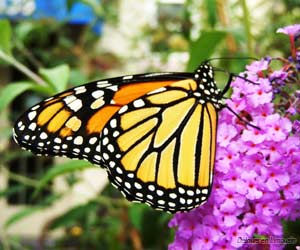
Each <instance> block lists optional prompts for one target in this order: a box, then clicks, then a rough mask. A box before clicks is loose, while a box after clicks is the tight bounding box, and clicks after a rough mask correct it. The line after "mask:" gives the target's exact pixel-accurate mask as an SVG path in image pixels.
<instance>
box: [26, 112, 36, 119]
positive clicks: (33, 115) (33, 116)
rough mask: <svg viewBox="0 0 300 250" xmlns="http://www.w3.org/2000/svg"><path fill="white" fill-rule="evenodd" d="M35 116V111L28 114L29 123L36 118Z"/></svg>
mask: <svg viewBox="0 0 300 250" xmlns="http://www.w3.org/2000/svg"><path fill="white" fill-rule="evenodd" d="M36 114H37V112H36V111H31V112H30V113H29V114H28V119H29V120H30V121H32V120H33V119H34V118H35V117H36Z"/></svg>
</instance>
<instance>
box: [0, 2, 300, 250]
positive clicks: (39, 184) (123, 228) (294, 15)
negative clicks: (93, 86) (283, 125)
mask: <svg viewBox="0 0 300 250" xmlns="http://www.w3.org/2000/svg"><path fill="white" fill-rule="evenodd" d="M78 2H81V3H83V4H85V5H87V6H89V7H91V9H92V10H93V13H94V16H95V19H94V20H92V21H90V22H89V23H86V24H74V23H70V22H68V21H67V20H55V19H53V18H42V19H38V20H32V19H31V18H27V19H23V18H17V19H16V18H14V19H11V18H7V16H6V15H5V12H3V13H4V14H3V15H2V17H3V18H2V20H1V21H0V37H1V40H0V59H1V65H0V67H1V69H0V70H1V72H4V73H3V74H0V83H1V85H0V86H1V90H0V91H1V92H0V100H1V102H0V112H1V116H0V119H1V121H3V122H1V123H2V124H1V126H0V139H1V147H0V150H1V154H0V157H1V158H0V162H1V164H0V171H1V172H0V175H1V173H2V174H3V173H5V174H6V175H7V176H9V179H10V180H12V181H14V182H15V183H16V185H15V186H14V188H13V189H11V188H6V187H5V186H3V185H1V189H0V199H2V200H7V199H9V197H12V196H13V195H14V194H16V193H17V192H20V191H22V190H25V189H27V190H28V189H29V190H31V193H32V195H31V196H30V197H29V198H28V201H30V203H31V205H30V206H29V207H26V208H24V209H21V210H19V211H18V212H17V213H15V214H14V215H13V216H11V217H10V218H8V219H6V221H5V222H3V225H4V226H3V228H1V230H0V234H1V237H0V249H5V250H13V249H74V250H75V249H76V250H77V249H135V250H139V249H166V248H167V245H168V243H170V242H171V241H172V236H173V232H172V231H171V230H169V229H168V226H167V223H168V220H169V219H170V215H168V214H165V213H161V212H157V211H152V210H151V209H150V208H148V207H147V206H145V205H139V204H129V203H128V202H126V201H125V200H124V199H123V198H122V196H121V195H120V194H119V192H118V191H116V190H115V189H114V188H112V187H111V185H107V186H106V187H105V189H104V191H103V192H101V193H99V194H97V196H95V197H93V198H91V199H90V200H88V201H87V202H85V203H84V204H80V205H78V206H74V207H72V208H71V209H70V210H69V211H67V212H66V213H64V214H62V215H61V216H58V217H54V218H53V219H52V220H51V221H49V222H47V225H46V226H45V228H44V230H43V231H42V232H40V235H39V236H38V237H37V238H36V239H27V238H24V237H22V236H19V235H14V234H11V233H8V231H9V228H10V227H11V226H13V225H16V224H17V223H18V222H19V221H20V220H22V219H24V218H25V217H28V216H31V215H32V214H33V213H35V212H37V211H43V209H45V208H47V207H49V206H51V205H52V204H53V203H54V202H56V201H57V200H59V199H62V198H63V197H64V196H65V195H66V194H67V193H68V191H65V192H48V191H49V190H50V189H51V185H52V182H53V181H54V180H55V179H56V178H57V177H63V178H64V179H65V183H66V185H67V186H68V187H69V188H70V189H71V188H72V186H74V185H75V183H77V182H78V181H80V179H81V174H82V171H83V170H84V169H87V168H92V166H91V165H89V164H88V163H86V162H83V161H70V160H66V161H62V162H59V161H58V162H56V161H55V162H51V164H50V165H51V166H50V167H49V168H47V170H46V172H44V173H41V175H40V176H23V175H18V174H16V173H14V172H13V170H12V169H10V168H9V167H8V166H10V163H11V162H13V161H15V160H16V159H21V160H24V161H25V160H26V159H28V157H32V156H31V154H30V153H28V152H24V151H22V150H21V149H20V148H18V147H17V146H16V145H14V143H13V142H12V140H11V127H12V124H13V121H14V120H16V118H17V117H18V116H19V115H20V114H21V112H22V111H24V110H25V108H24V107H23V108H22V110H20V108H19V107H18V106H17V104H16V103H15V100H16V98H17V97H18V98H20V99H19V100H21V102H22V100H23V101H24V102H25V103H24V106H25V107H30V106H31V105H32V104H34V103H36V102H38V101H39V100H41V99H42V98H44V97H47V96H50V95H53V94H55V93H57V92H59V91H62V90H64V89H66V88H67V87H72V86H75V85H79V84H82V83H85V82H88V81H92V80H94V79H101V78H105V77H110V76H116V75H122V74H130V73H143V72H149V71H185V70H188V71H192V70H193V69H194V68H195V67H196V66H197V65H198V64H199V63H200V62H201V61H202V60H204V59H206V58H213V57H232V58H234V57H238V58H240V57H256V58H260V57H264V56H266V55H272V56H273V57H275V56H281V55H284V54H288V51H289V43H288V41H287V40H286V37H284V36H282V35H276V34H275V32H276V30H277V29H278V28H279V27H282V26H285V25H289V24H293V23H296V22H297V20H300V19H299V18H300V6H299V2H298V1H297V0H280V1H262V0H257V1H251V3H250V1H246V0H230V1H229V0H228V1H219V0H203V1H196V0H186V1H185V2H183V4H164V3H163V1H151V0H144V1H139V3H137V1H130V0H120V1H116V0H114V1H105V0H103V1H101V3H99V2H98V1H96V0H82V1H74V0H69V1H67V3H68V8H72V6H73V5H74V4H76V3H78ZM177 2H178V1H177ZM128 5H129V6H131V8H137V9H142V10H143V11H142V12H141V11H139V12H140V14H139V16H133V13H131V12H130V11H128V12H126V11H125V12H124V11H123V12H122V15H121V14H120V10H122V9H124V8H125V9H126V6H127V9H130V7H128ZM153 6H154V7H155V8H153ZM133 12H134V11H133ZM134 13H136V12H134ZM151 15H152V16H155V18H154V19H150V21H147V20H146V21H145V20H144V19H145V16H146V17H147V16H151ZM9 19H10V20H9ZM132 19H135V20H136V24H135V25H134V27H128V26H130V24H132V23H130V20H132ZM99 21H100V22H102V23H103V27H102V26H101V27H102V28H103V31H102V29H99V27H98V30H96V31H97V32H98V33H95V29H94V30H93V27H94V26H95V25H96V24H97V23H98V25H100V24H99ZM128 22H129V23H128ZM133 28H134V29H133ZM101 32H102V33H101ZM118 32H119V33H120V34H121V35H119V36H116V37H112V35H114V34H118ZM107 34H109V35H107ZM120 36H121V39H120V40H118V42H120V43H124V44H117V45H116V43H115V41H116V39H118V38H120ZM109 39H110V40H109ZM119 47H120V48H119ZM122 48H123V49H122ZM246 63H247V60H216V61H214V66H217V67H220V68H224V69H226V70H227V71H229V72H239V71H240V70H242V69H243V67H244V65H245V64H246ZM226 80H227V75H226V74H223V75H221V76H220V77H219V78H218V82H220V84H221V85H222V83H226ZM43 161H44V162H43V164H47V161H48V159H44V160H43ZM48 165H49V164H48ZM67 190H68V189H67ZM57 229H61V230H62V232H63V233H62V234H60V236H59V237H58V238H57V237H56V238H53V237H52V236H51V233H52V232H54V231H55V230H57ZM297 229H298V231H299V225H298V224H296V223H292V224H290V223H287V224H286V231H287V235H294V236H295V237H299V233H298V234H297V233H294V231H297ZM298 242H299V241H298Z"/></svg>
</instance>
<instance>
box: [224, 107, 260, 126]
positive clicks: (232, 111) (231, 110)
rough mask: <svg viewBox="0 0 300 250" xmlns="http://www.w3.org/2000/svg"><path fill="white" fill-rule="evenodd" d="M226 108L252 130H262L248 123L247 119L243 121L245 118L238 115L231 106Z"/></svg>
mask: <svg viewBox="0 0 300 250" xmlns="http://www.w3.org/2000/svg"><path fill="white" fill-rule="evenodd" d="M225 107H226V108H227V109H228V110H229V111H230V112H231V113H232V114H234V115H235V116H236V117H237V118H238V119H239V120H240V121H242V122H243V123H245V124H246V125H248V126H250V127H252V128H255V129H257V130H260V128H259V127H257V126H255V125H253V124H251V123H250V122H248V121H246V120H245V119H243V117H241V116H240V115H239V114H238V113H236V112H235V111H234V110H233V109H232V108H230V107H229V106H227V105H225Z"/></svg>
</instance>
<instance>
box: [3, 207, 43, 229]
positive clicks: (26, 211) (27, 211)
mask: <svg viewBox="0 0 300 250" xmlns="http://www.w3.org/2000/svg"><path fill="white" fill-rule="evenodd" d="M41 209H43V206H36V207H27V208H25V209H23V210H21V211H19V212H17V213H15V214H13V215H12V216H11V217H9V218H8V220H7V221H6V222H5V225H4V226H5V227H6V228H7V227H9V226H11V225H13V224H15V223H17V222H18V221H19V220H21V219H23V218H25V217H27V216H29V215H31V214H33V213H35V212H37V211H39V210H41Z"/></svg>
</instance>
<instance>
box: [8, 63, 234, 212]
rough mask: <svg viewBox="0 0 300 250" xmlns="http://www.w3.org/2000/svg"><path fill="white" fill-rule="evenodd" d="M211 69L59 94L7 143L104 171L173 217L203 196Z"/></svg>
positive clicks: (130, 78)
mask: <svg viewBox="0 0 300 250" xmlns="http://www.w3.org/2000/svg"><path fill="white" fill-rule="evenodd" d="M229 85H230V81H229V82H228V83H227V85H226V86H225V88H224V89H223V91H221V90H220V89H218V88H217V86H216V82H215V80H214V70H213V68H212V66H211V65H210V63H209V62H208V61H204V62H203V63H201V64H200V66H199V67H198V68H197V69H196V70H195V72H194V73H167V72H166V73H147V74H139V75H127V76H122V77H116V78H111V79H105V80H101V81H94V82H90V83H87V84H85V85H82V86H79V87H75V88H72V89H70V90H66V91H64V92H62V93H60V94H57V95H54V96H53V97H50V98H48V99H46V100H44V101H42V102H41V103H39V104H37V105H35V106H33V107H32V108H30V109H29V110H28V111H26V112H25V113H24V114H23V115H22V116H21V117H20V118H19V119H18V120H17V121H16V123H15V126H14V139H15V141H16V142H17V143H18V144H20V145H21V146H22V147H24V148H25V149H27V150H31V151H32V152H33V153H36V154H40V155H52V156H54V155H56V156H67V157H69V158H80V159H86V160H88V161H90V162H91V163H93V164H96V165H99V166H101V167H104V168H105V169H106V170H107V175H108V177H109V179H110V182H111V183H112V184H113V185H114V186H116V187H117V188H118V189H119V190H120V191H121V192H122V194H123V195H124V196H125V197H126V198H127V199H128V200H130V201H136V202H142V203H147V204H148V205H150V206H151V207H153V208H155V209H159V210H164V211H168V212H171V213H175V212H177V211H188V210H190V209H192V208H194V207H197V206H199V205H201V204H203V203H204V202H205V201H206V200H207V199H208V197H209V194H210V192H211V186H212V179H213V168H214V161H215V152H216V131H217V122H218V111H219V110H220V109H221V108H222V107H223V106H224V105H222V98H223V95H224V93H225V92H226V91H227V90H228V88H229Z"/></svg>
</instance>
